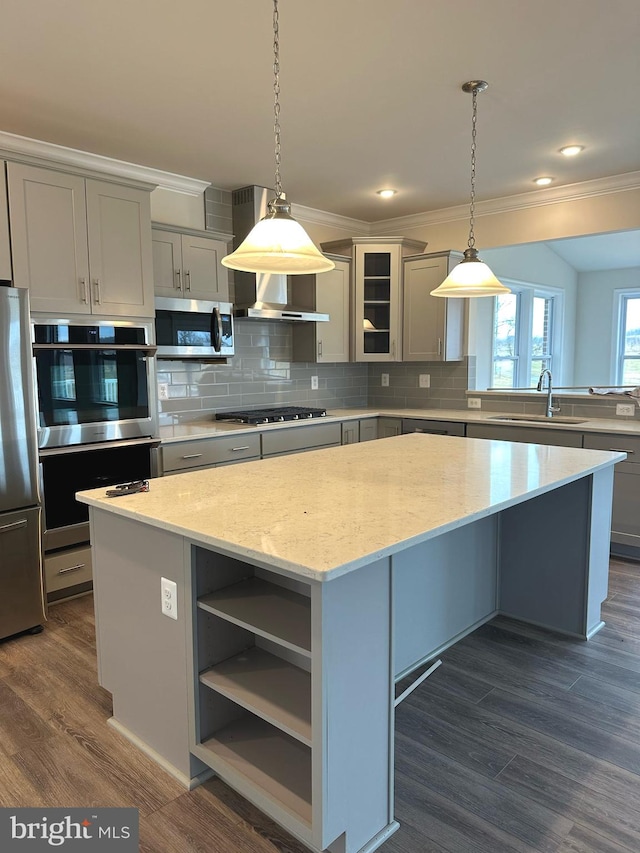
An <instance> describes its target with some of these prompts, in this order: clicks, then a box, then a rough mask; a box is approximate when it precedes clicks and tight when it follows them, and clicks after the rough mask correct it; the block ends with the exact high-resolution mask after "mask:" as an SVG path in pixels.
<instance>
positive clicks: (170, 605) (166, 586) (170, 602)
mask: <svg viewBox="0 0 640 853" xmlns="http://www.w3.org/2000/svg"><path fill="white" fill-rule="evenodd" d="M160 594H161V599H162V600H161V606H162V613H163V615H164V616H168V617H169V619H177V618H178V587H177V585H176V582H175V581H170V580H168V578H160Z"/></svg>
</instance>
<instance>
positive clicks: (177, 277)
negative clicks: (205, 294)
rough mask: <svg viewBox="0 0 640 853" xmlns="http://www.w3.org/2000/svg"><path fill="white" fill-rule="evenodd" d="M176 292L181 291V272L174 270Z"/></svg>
mask: <svg viewBox="0 0 640 853" xmlns="http://www.w3.org/2000/svg"><path fill="white" fill-rule="evenodd" d="M176 281H177V284H176V290H179V291H182V271H181V270H176Z"/></svg>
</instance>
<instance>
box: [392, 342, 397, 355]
mask: <svg viewBox="0 0 640 853" xmlns="http://www.w3.org/2000/svg"><path fill="white" fill-rule="evenodd" d="M395 357H396V342H395V341H391V358H395Z"/></svg>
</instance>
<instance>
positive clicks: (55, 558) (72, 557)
mask: <svg viewBox="0 0 640 853" xmlns="http://www.w3.org/2000/svg"><path fill="white" fill-rule="evenodd" d="M44 577H45V585H46V589H47V593H51V592H57V591H58V590H60V589H66V588H67V587H69V586H76V584H79V583H86V582H87V581H90V580H91V548H74V549H73V550H70V551H61V552H60V553H58V554H51V555H50V556H45V558H44Z"/></svg>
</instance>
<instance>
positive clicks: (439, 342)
mask: <svg viewBox="0 0 640 853" xmlns="http://www.w3.org/2000/svg"><path fill="white" fill-rule="evenodd" d="M438 355H442V338H438Z"/></svg>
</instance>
